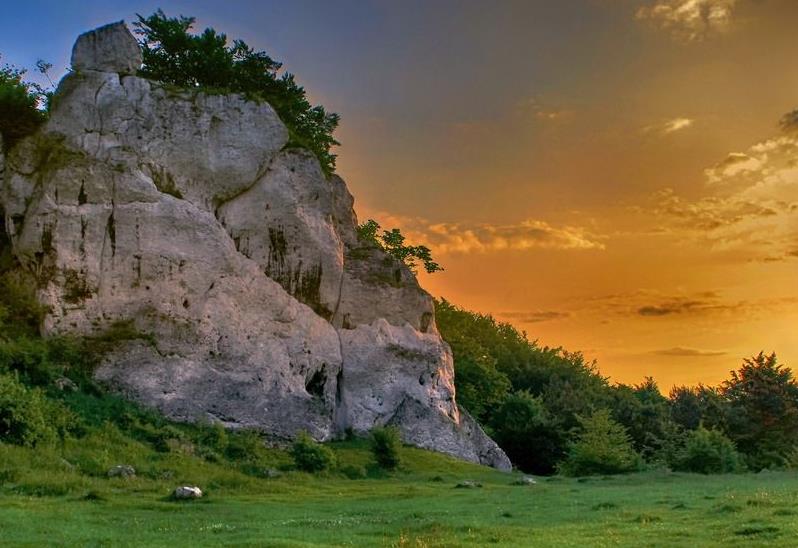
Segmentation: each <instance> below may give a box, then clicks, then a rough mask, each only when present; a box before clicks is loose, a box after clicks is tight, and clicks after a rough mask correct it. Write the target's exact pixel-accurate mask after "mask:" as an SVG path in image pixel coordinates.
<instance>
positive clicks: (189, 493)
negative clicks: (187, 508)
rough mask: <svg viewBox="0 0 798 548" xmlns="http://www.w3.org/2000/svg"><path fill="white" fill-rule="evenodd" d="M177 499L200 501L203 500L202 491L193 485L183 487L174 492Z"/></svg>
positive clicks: (173, 494)
mask: <svg viewBox="0 0 798 548" xmlns="http://www.w3.org/2000/svg"><path fill="white" fill-rule="evenodd" d="M172 496H173V497H174V498H176V499H179V500H181V499H198V498H202V489H200V488H199V487H196V486H192V485H181V486H180V487H178V488H177V489H175V490H174V491H173V492H172Z"/></svg>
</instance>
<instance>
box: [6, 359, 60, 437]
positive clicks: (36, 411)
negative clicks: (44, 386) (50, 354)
mask: <svg viewBox="0 0 798 548" xmlns="http://www.w3.org/2000/svg"><path fill="white" fill-rule="evenodd" d="M70 419H71V416H70V414H69V413H68V412H67V410H66V409H64V408H63V407H62V406H61V405H58V404H56V403H54V402H52V401H51V400H49V399H48V398H47V397H46V396H45V394H44V393H43V392H42V391H41V390H39V389H36V388H28V387H26V386H25V385H24V384H22V383H21V382H20V381H19V380H18V379H17V377H16V375H13V374H8V373H0V441H2V442H4V443H13V444H16V445H25V446H30V447H32V446H39V445H48V444H53V443H55V442H56V441H57V440H58V439H60V438H61V437H62V436H63V435H64V434H65V433H66V430H67V427H68V426H69V424H70Z"/></svg>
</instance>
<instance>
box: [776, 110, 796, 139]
mask: <svg viewBox="0 0 798 548" xmlns="http://www.w3.org/2000/svg"><path fill="white" fill-rule="evenodd" d="M779 125H780V126H781V129H782V131H784V132H785V133H798V109H796V110H793V111H792V112H788V113H787V114H785V115H784V116H782V117H781V120H780V121H779Z"/></svg>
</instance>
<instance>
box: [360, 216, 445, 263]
mask: <svg viewBox="0 0 798 548" xmlns="http://www.w3.org/2000/svg"><path fill="white" fill-rule="evenodd" d="M357 237H358V239H359V240H360V241H361V242H363V243H365V244H367V245H371V246H377V247H379V248H380V249H382V250H383V251H385V252H386V253H387V254H388V255H390V256H391V257H393V258H394V259H396V260H397V261H400V262H402V263H404V264H405V265H407V267H408V268H409V269H410V270H412V271H413V273H414V274H415V272H416V268H417V261H420V262H421V264H422V265H423V266H424V270H425V271H426V272H427V274H432V273H433V272H439V271H442V270H443V267H441V265H439V264H438V263H436V262H435V261H434V260H432V252H431V251H430V249H429V248H428V247H427V246H424V245H405V237H404V235H403V234H402V232H401V231H400V230H399V229H398V228H394V229H392V230H383V231H382V233H380V224H379V223H378V222H377V221H375V220H374V219H369V220H368V221H366V222H365V223H363V224H362V225H360V226H358V227H357Z"/></svg>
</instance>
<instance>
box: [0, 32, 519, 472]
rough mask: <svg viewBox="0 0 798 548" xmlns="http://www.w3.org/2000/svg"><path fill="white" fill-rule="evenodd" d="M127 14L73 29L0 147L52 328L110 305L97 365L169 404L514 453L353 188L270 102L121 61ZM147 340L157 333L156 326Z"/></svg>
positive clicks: (126, 55) (104, 377)
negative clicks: (469, 402)
mask: <svg viewBox="0 0 798 548" xmlns="http://www.w3.org/2000/svg"><path fill="white" fill-rule="evenodd" d="M134 46H135V39H134V38H133V37H132V35H131V34H130V33H129V31H128V30H127V27H126V26H125V25H124V24H122V23H115V24H113V25H108V26H106V27H102V28H100V29H97V30H94V31H91V32H88V33H86V34H84V35H82V36H80V37H79V38H78V41H77V43H76V44H75V47H74V50H73V55H72V66H73V68H74V69H75V70H74V72H72V73H70V74H69V75H67V76H66V77H65V78H64V80H63V81H62V82H61V83H60V85H59V87H58V91H57V96H56V100H55V101H54V107H53V109H52V112H51V115H50V118H49V120H48V122H47V123H46V124H45V125H44V126H43V128H42V129H41V130H39V131H38V132H37V133H36V134H34V135H33V136H31V137H28V138H26V139H24V140H22V141H20V142H19V143H17V144H16V145H15V146H14V147H13V148H12V149H11V150H9V151H8V152H7V154H6V156H5V158H3V157H2V156H0V169H2V195H1V197H2V198H1V200H0V204H2V210H3V211H4V213H5V229H6V230H5V231H6V233H7V237H8V238H9V239H10V241H11V245H12V249H13V252H14V254H15V255H16V257H17V258H18V259H19V262H20V264H21V265H22V267H23V268H25V269H26V270H28V271H29V272H31V273H33V274H34V275H35V277H36V279H37V280H38V283H39V287H40V289H39V296H40V300H41V301H42V302H43V303H44V304H46V305H48V306H49V308H50V313H49V314H48V316H47V318H46V320H45V323H44V326H43V330H44V332H45V333H46V334H74V335H92V334H98V333H102V332H104V331H106V330H108V329H109V328H110V327H112V326H114V325H116V324H118V323H119V322H128V323H132V325H133V326H135V329H136V330H137V331H139V332H141V333H146V334H148V337H147V338H146V339H145V338H142V339H134V340H127V341H121V342H120V344H119V346H118V348H117V349H116V350H114V351H112V352H111V353H109V354H108V355H107V356H106V358H105V360H104V362H103V364H102V366H101V367H100V368H99V370H98V371H97V372H96V376H97V378H98V379H100V380H101V381H104V382H106V383H107V384H108V385H109V386H111V387H112V388H114V389H115V390H118V391H120V392H121V393H123V394H125V395H127V396H128V397H130V398H132V399H134V400H136V401H138V402H141V403H142V404H145V405H148V406H151V407H153V408H156V409H158V410H160V411H161V412H163V413H164V414H166V415H167V416H169V417H171V418H173V419H176V420H185V421H193V420H212V421H218V422H220V423H222V424H224V425H225V426H228V427H232V428H239V427H252V428H258V429H260V430H261V431H263V432H264V433H266V434H268V435H270V436H273V437H277V438H283V439H290V438H291V437H293V436H294V435H295V434H296V433H297V432H298V431H299V430H307V431H308V432H309V433H310V434H311V435H312V436H313V437H315V438H316V439H318V440H328V439H331V438H334V437H336V436H340V435H342V434H343V433H344V432H345V431H346V430H348V429H352V430H353V431H354V432H357V433H364V432H366V431H368V430H369V429H370V428H372V427H374V426H375V425H385V424H395V425H396V426H398V427H399V428H400V430H401V432H402V435H403V437H404V439H405V441H406V442H408V443H412V444H415V445H418V446H421V447H425V448H429V449H434V450H438V451H442V452H445V453H448V454H451V455H455V456H458V457H461V458H463V459H467V460H470V461H474V462H480V463H483V464H488V465H491V466H495V467H498V468H503V469H507V468H509V461H508V460H507V457H506V456H505V455H504V453H503V452H502V451H501V449H499V448H498V447H497V446H496V444H495V443H493V441H492V440H490V438H488V437H487V436H486V435H485V434H484V432H483V431H482V430H481V429H480V427H479V426H478V425H477V424H476V423H475V422H474V421H473V420H472V419H471V417H469V416H468V414H467V413H465V412H463V411H462V410H460V409H458V407H457V404H456V403H455V398H454V383H453V374H454V372H453V364H452V355H451V351H450V349H449V347H448V345H446V343H445V342H443V341H442V340H441V337H440V335H439V333H438V331H437V328H436V326H435V319H434V310H433V303H432V299H431V298H430V296H429V295H428V294H427V293H426V292H424V291H423V290H422V289H421V288H420V287H419V285H418V283H417V281H416V279H415V277H414V276H413V274H412V273H411V272H410V271H409V270H408V269H407V268H406V267H405V266H404V265H403V264H401V263H399V262H397V261H395V260H394V259H392V258H391V257H390V256H388V255H386V254H385V253H384V252H383V251H382V250H381V249H379V248H376V247H373V246H370V245H365V244H363V243H362V242H359V241H358V238H357V233H356V227H357V219H356V217H355V214H354V210H353V198H352V196H351V195H350V194H349V192H348V190H347V188H346V184H345V183H344V182H343V181H342V180H341V179H340V178H339V177H337V176H334V175H333V176H331V177H329V178H328V177H326V176H325V175H324V174H323V172H322V171H321V169H320V167H319V163H318V161H317V160H316V158H315V157H314V156H313V155H311V154H310V153H308V152H306V151H304V150H300V149H295V148H287V147H286V143H287V141H288V131H287V130H286V128H285V126H284V125H283V123H282V122H281V121H280V119H279V117H278V116H277V114H276V113H275V111H274V110H273V109H272V108H271V106H269V105H268V104H266V103H256V102H253V101H249V100H247V99H245V98H244V97H242V96H240V95H236V94H230V95H210V94H205V93H202V92H198V91H191V90H185V91H179V90H174V89H170V88H167V87H165V86H162V85H159V84H157V83H155V82H152V81H148V80H145V79H142V78H139V77H137V76H135V72H136V69H137V68H138V67H139V66H140V64H141V52H140V50H139V49H138V46H136V47H134ZM150 341H155V342H150Z"/></svg>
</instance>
